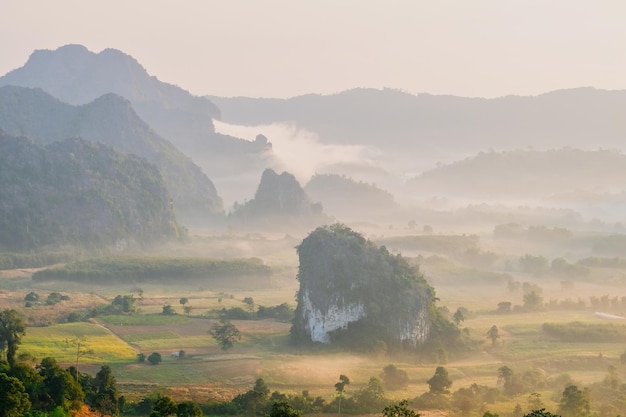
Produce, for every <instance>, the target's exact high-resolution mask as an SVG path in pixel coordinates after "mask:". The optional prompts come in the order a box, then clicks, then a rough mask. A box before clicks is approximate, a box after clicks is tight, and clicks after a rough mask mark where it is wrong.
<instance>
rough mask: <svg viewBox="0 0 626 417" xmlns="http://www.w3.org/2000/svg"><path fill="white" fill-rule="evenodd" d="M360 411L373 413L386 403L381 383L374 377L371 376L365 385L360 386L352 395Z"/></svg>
mask: <svg viewBox="0 0 626 417" xmlns="http://www.w3.org/2000/svg"><path fill="white" fill-rule="evenodd" d="M352 398H353V399H354V400H355V401H356V403H357V405H358V409H359V411H360V412H361V413H373V412H376V411H378V410H380V409H381V407H383V406H384V405H385V403H387V400H386V399H385V390H384V389H383V383H382V381H381V380H380V379H378V378H376V377H374V376H373V377H371V378H370V380H369V382H368V383H367V386H366V387H365V388H361V389H360V390H358V391H357V393H356V394H354V396H353V397H352Z"/></svg>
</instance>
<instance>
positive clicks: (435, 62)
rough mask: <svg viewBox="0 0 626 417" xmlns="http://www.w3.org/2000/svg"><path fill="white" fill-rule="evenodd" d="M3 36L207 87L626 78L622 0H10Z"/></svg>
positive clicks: (253, 90) (426, 87) (532, 87)
mask: <svg viewBox="0 0 626 417" xmlns="http://www.w3.org/2000/svg"><path fill="white" fill-rule="evenodd" d="M0 42H1V43H0V45H2V47H1V49H0V50H1V54H0V74H5V73H6V72H8V71H10V70H12V69H14V68H17V67H20V66H22V65H23V64H24V63H25V62H26V60H27V59H28V56H29V55H30V53H31V52H32V51H33V50H35V49H56V48H57V47H59V46H61V45H65V44H68V43H79V44H83V45H85V46H86V47H87V48H89V49H90V50H92V51H94V52H99V51H101V50H102V49H104V48H116V49H120V50H122V51H124V52H126V53H128V54H130V55H132V56H133V57H135V58H136V59H137V60H138V61H139V62H140V63H141V64H142V65H143V66H144V67H145V68H146V69H147V70H148V72H149V73H150V74H152V75H155V76H157V77H158V78H159V79H160V80H162V81H166V82H170V83H173V84H177V85H179V86H181V87H183V88H185V89H187V90H189V91H191V92H192V93H194V94H199V95H201V94H213V95H221V96H238V95H244V96H264V97H288V96H294V95H299V94H304V93H310V92H313V93H333V92H338V91H341V90H345V89H349V88H353V87H377V88H380V87H391V88H398V89H403V90H406V91H409V92H412V93H421V92H427V93H432V94H454V95H461V96H472V97H475V96H478V97H496V96H502V95H508V94H521V95H531V94H539V93H543V92H547V91H551V90H555V89H560V88H570V87H580V86H594V87H597V88H604V89H626V2H625V1H623V0H615V1H601V0H586V1H580V0H490V1H487V0H456V1H446V0H434V1H433V0H429V1H422V0H407V1H392V0H385V1H383V0H380V1H379V0H315V1H298V0H248V1H242V0H221V1H212V0H185V1H180V2H174V1H164V0H107V1H95V0H94V1H85V0H54V1H47V0H39V1H33V0H0Z"/></svg>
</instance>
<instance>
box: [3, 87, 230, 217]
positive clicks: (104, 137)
mask: <svg viewBox="0 0 626 417" xmlns="http://www.w3.org/2000/svg"><path fill="white" fill-rule="evenodd" d="M0 128H2V129H4V130H5V131H6V132H7V133H10V134H13V135H21V136H28V137H30V138H32V139H33V140H35V141H36V142H37V143H40V144H43V145H46V144H50V143H52V142H56V141H60V140H64V139H67V138H73V137H81V138H83V139H86V140H90V141H94V142H101V143H104V144H106V145H109V146H114V147H115V148H117V149H118V150H120V151H122V152H127V153H130V154H134V155H137V156H140V157H143V158H146V159H147V160H148V161H150V162H152V163H154V164H156V165H157V166H158V168H159V170H160V171H161V174H162V176H163V179H164V182H165V184H166V186H167V188H168V190H169V193H170V195H171V197H172V199H173V202H174V207H175V211H176V213H177V215H178V216H179V217H180V220H181V221H182V222H184V223H186V224H189V223H194V224H197V223H205V224H206V223H207V222H210V221H215V219H216V218H217V217H220V216H221V215H222V214H223V206H222V201H221V199H220V197H219V196H218V194H217V191H216V189H215V186H214V185H213V183H212V182H211V180H209V178H207V176H206V175H205V174H204V173H203V172H202V171H201V170H200V168H199V167H198V166H196V165H195V164H194V163H193V162H192V161H191V160H190V159H189V158H187V157H186V156H184V155H183V154H182V153H180V152H179V151H178V150H177V149H176V148H175V147H174V146H173V145H172V144H171V143H169V142H168V141H166V140H165V139H163V138H162V137H160V136H159V135H157V134H156V132H154V131H153V130H152V129H151V128H150V127H149V126H148V125H146V124H145V123H144V122H143V121H142V120H141V119H140V118H139V117H138V116H137V115H136V113H135V112H134V110H133V108H132V107H131V105H130V103H129V102H128V101H127V100H125V99H123V98H122V97H119V96H116V95H114V94H106V95H104V96H102V97H99V98H97V99H96V100H94V101H93V102H91V103H88V104H85V105H82V106H72V105H69V104H66V103H63V102H61V101H59V100H58V99H56V98H54V97H52V96H50V95H49V94H47V93H46V92H44V91H43V90H41V89H30V88H23V87H14V86H5V87H0Z"/></svg>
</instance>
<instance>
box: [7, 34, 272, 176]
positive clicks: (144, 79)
mask: <svg viewBox="0 0 626 417" xmlns="http://www.w3.org/2000/svg"><path fill="white" fill-rule="evenodd" d="M5 85H12V86H21V87H29V88H41V89H43V90H44V91H46V92H47V93H49V94H51V95H52V96H54V97H56V98H58V99H59V100H61V101H63V102H65V103H68V104H73V105H76V106H79V105H84V104H87V103H91V102H93V101H94V100H96V99H98V98H99V97H101V96H103V95H107V94H111V93H112V94H115V95H118V96H120V97H123V98H125V99H126V100H128V102H129V103H130V105H131V106H132V108H133V109H134V111H135V112H136V114H137V116H139V118H141V119H142V120H143V121H144V122H145V123H146V124H148V125H149V126H150V127H152V128H153V129H154V130H155V132H156V133H157V134H158V135H160V136H161V137H163V138H165V139H166V140H168V141H170V142H171V143H172V144H173V145H174V146H175V147H176V148H177V149H179V150H180V151H181V152H183V153H184V154H186V155H187V156H188V157H191V158H192V159H193V160H194V162H195V163H196V164H197V165H199V166H200V167H201V168H202V170H203V171H204V172H205V174H207V175H208V176H209V177H210V178H211V179H212V180H213V181H215V182H216V183H220V182H221V181H226V182H227V183H228V184H231V183H233V179H232V177H233V176H238V175H241V174H246V173H248V175H252V176H253V177H255V178H256V179H258V178H259V177H260V175H261V173H262V172H263V170H264V169H265V168H266V167H267V166H268V164H271V159H272V153H271V145H268V144H267V143H262V142H258V141H247V140H244V139H240V138H235V137H233V136H228V135H222V134H219V133H216V132H215V129H214V126H213V119H214V118H219V115H220V110H219V108H218V107H217V106H216V105H215V104H214V103H212V102H211V101H210V100H209V99H207V98H205V97H199V96H194V95H192V94H191V93H189V92H188V91H186V90H183V89H182V88H180V87H178V86H176V85H172V84H168V83H165V82H162V81H160V80H158V79H157V78H156V77H154V76H150V75H149V74H148V72H147V71H146V70H145V69H144V68H143V67H142V66H141V64H139V63H138V62H137V60H135V59H134V58H133V57H131V56H130V55H127V54H125V53H123V52H121V51H118V50H116V49H105V50H103V51H101V52H99V53H94V52H91V51H89V50H88V49H87V48H85V47H84V46H82V45H65V46H62V47H60V48H58V49H56V50H53V51H51V50H37V51H34V52H33V53H32V54H31V56H30V57H29V59H28V61H27V62H26V63H25V64H24V66H22V67H20V68H17V69H15V70H13V71H11V72H9V73H7V74H6V75H4V76H3V77H0V86H5ZM235 184H236V185H237V183H236V182H235Z"/></svg>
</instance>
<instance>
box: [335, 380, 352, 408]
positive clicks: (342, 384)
mask: <svg viewBox="0 0 626 417" xmlns="http://www.w3.org/2000/svg"><path fill="white" fill-rule="evenodd" d="M346 385H350V378H348V377H347V376H345V375H343V374H342V375H339V382H337V383H336V384H335V391H337V395H338V396H339V414H341V400H342V399H343V392H344V391H345V389H346Z"/></svg>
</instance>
